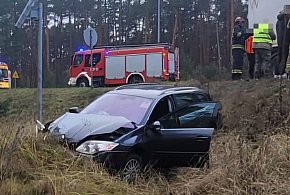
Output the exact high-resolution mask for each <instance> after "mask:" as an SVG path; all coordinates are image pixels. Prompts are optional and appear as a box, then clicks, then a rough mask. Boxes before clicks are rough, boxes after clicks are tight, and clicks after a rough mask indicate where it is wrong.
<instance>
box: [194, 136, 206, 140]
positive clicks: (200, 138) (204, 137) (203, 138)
mask: <svg viewBox="0 0 290 195" xmlns="http://www.w3.org/2000/svg"><path fill="white" fill-rule="evenodd" d="M208 138H209V137H207V136H198V137H197V139H196V141H204V140H205V139H208Z"/></svg>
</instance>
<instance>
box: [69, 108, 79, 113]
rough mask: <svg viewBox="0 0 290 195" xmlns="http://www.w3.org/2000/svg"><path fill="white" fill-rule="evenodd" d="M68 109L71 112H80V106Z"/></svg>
mask: <svg viewBox="0 0 290 195" xmlns="http://www.w3.org/2000/svg"><path fill="white" fill-rule="evenodd" d="M68 111H69V112H70V113H79V112H80V109H79V107H71V108H69V110H68Z"/></svg>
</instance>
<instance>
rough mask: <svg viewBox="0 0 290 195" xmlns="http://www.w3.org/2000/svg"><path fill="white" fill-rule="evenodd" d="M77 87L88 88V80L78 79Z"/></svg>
mask: <svg viewBox="0 0 290 195" xmlns="http://www.w3.org/2000/svg"><path fill="white" fill-rule="evenodd" d="M77 86H78V87H88V86H89V81H88V79H86V78H80V79H79V80H78V81H77Z"/></svg>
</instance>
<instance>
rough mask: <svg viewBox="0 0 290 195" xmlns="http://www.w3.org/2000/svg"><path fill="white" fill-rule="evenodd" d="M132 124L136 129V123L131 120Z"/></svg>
mask: <svg viewBox="0 0 290 195" xmlns="http://www.w3.org/2000/svg"><path fill="white" fill-rule="evenodd" d="M131 123H132V125H134V128H135V129H136V128H137V127H138V126H137V123H135V122H134V121H131Z"/></svg>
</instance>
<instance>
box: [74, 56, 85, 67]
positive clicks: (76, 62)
mask: <svg viewBox="0 0 290 195" xmlns="http://www.w3.org/2000/svg"><path fill="white" fill-rule="evenodd" d="M82 62H83V54H78V55H75V59H74V66H78V65H80V64H81V63H82Z"/></svg>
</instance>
